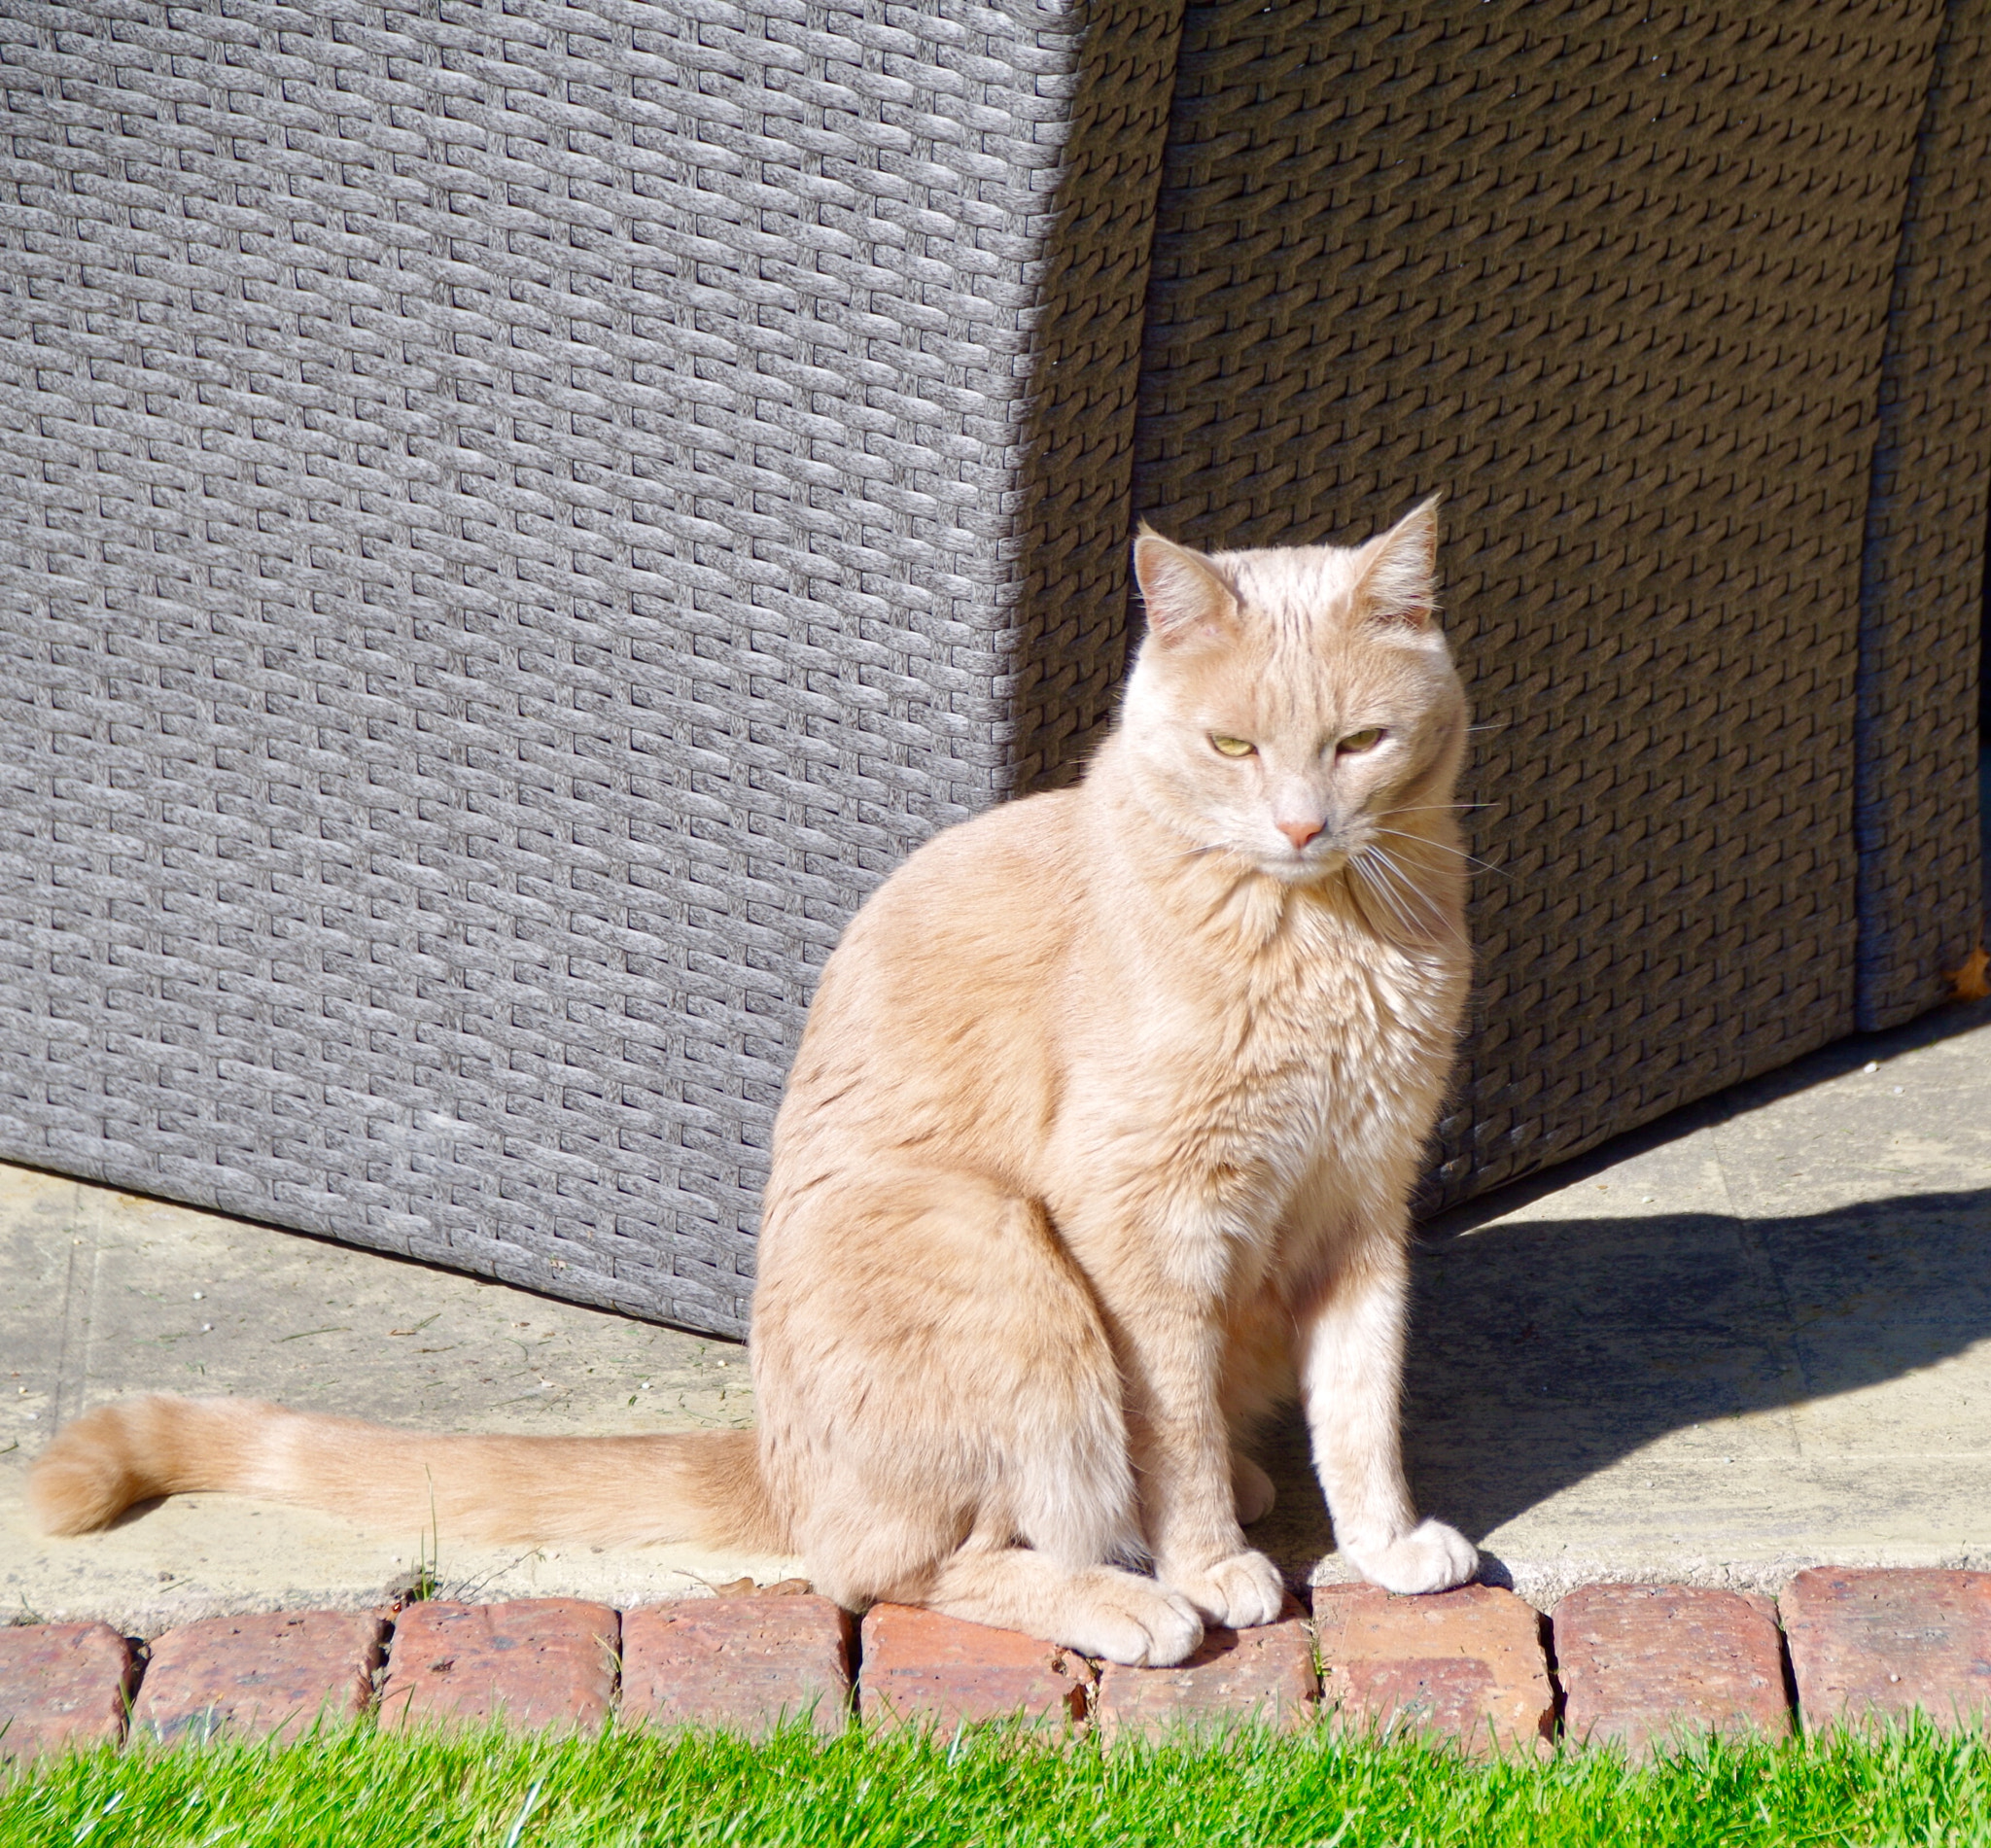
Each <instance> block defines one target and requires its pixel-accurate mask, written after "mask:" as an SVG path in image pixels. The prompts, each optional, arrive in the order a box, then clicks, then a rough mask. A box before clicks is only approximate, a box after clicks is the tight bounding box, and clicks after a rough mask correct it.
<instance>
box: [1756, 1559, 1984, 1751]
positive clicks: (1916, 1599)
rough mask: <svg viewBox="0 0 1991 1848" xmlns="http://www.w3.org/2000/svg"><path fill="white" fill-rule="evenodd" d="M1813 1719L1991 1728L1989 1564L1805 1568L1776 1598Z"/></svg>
mask: <svg viewBox="0 0 1991 1848" xmlns="http://www.w3.org/2000/svg"><path fill="white" fill-rule="evenodd" d="M1779 1603H1780V1604H1781V1606H1782V1609H1783V1614H1784V1631H1785V1634H1786V1635H1787V1636H1788V1637H1789V1638H1790V1644H1791V1668H1792V1670H1793V1672H1794V1673H1795V1675H1796V1677H1797V1682H1798V1704H1799V1706H1800V1707H1801V1708H1802V1709H1803V1713H1804V1724H1805V1725H1806V1726H1812V1727H1816V1726H1825V1725H1827V1724H1829V1723H1830V1722H1832V1721H1834V1720H1848V1721H1853V1722H1859V1721H1862V1720H1867V1719H1896V1718H1900V1717H1902V1716H1904V1715H1906V1714H1907V1713H1909V1712H1910V1711H1912V1710H1913V1709H1915V1708H1920V1709H1921V1711H1922V1712H1923V1713H1925V1714H1927V1715H1928V1716H1929V1718H1930V1719H1931V1720H1933V1721H1934V1722H1935V1723H1936V1724H1937V1725H1938V1726H1943V1727H1958V1726H1974V1725H1975V1726H1985V1727H1986V1728H1987V1729H1991V1572H1941V1571H1888V1570H1884V1569H1874V1570H1852V1569H1845V1570H1841V1569H1838V1568H1835V1567H1831V1566H1819V1567H1813V1568H1812V1569H1811V1570H1810V1571H1808V1572H1800V1573H1799V1574H1798V1576H1797V1577H1796V1578H1795V1579H1793V1580H1792V1581H1791V1583H1790V1584H1789V1585H1788V1586H1786V1587H1785V1588H1784V1595H1783V1597H1782V1598H1781V1599H1780V1600H1779Z"/></svg>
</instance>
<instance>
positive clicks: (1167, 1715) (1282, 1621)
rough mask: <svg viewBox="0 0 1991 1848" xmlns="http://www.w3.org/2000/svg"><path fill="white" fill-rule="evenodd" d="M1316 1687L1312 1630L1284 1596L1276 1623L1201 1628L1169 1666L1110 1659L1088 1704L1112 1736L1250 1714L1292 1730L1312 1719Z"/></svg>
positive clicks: (1229, 1722) (1231, 1721) (1215, 1723)
mask: <svg viewBox="0 0 1991 1848" xmlns="http://www.w3.org/2000/svg"><path fill="white" fill-rule="evenodd" d="M1319 1692H1320V1679H1319V1677H1318V1676H1317V1675H1315V1673H1314V1672H1313V1632H1312V1630H1311V1629H1310V1628H1309V1627H1308V1624H1307V1620H1306V1614H1305V1613H1304V1612H1303V1611H1302V1610H1301V1609H1300V1607H1299V1605H1297V1604H1295V1603H1293V1602H1292V1600H1291V1599H1288V1600H1287V1605H1286V1609H1285V1611H1284V1612H1283V1613H1281V1615H1280V1617H1279V1620H1278V1621H1277V1622H1275V1623H1267V1624H1263V1625H1261V1626H1260V1627H1258V1628H1255V1629H1248V1630H1227V1629H1212V1630H1208V1631H1206V1632H1205V1635H1204V1639H1203V1646H1202V1648H1200V1649H1199V1650H1198V1651H1197V1652H1196V1654H1195V1655H1194V1656H1190V1658H1189V1659H1188V1660H1187V1661H1186V1662H1182V1663H1180V1664H1179V1665H1177V1666H1176V1667H1174V1668H1127V1667H1123V1666H1122V1665H1121V1664H1119V1663H1118V1662H1109V1663H1107V1665H1106V1666H1105V1668H1104V1669H1102V1670H1101V1671H1100V1685H1099V1688H1098V1689H1097V1690H1096V1691H1095V1692H1094V1694H1093V1703H1092V1709H1093V1717H1094V1719H1095V1721H1096V1722H1097V1723H1098V1725H1099V1726H1100V1730H1101V1731H1102V1732H1103V1733H1104V1734H1105V1735H1106V1737H1108V1738H1109V1739H1110V1738H1114V1737H1116V1736H1118V1735H1119V1734H1120V1733H1122V1732H1140V1733H1158V1732H1166V1731H1170V1730H1171V1729H1183V1730H1190V1729H1195V1728H1199V1727H1208V1728H1217V1727H1223V1726H1237V1725H1240V1724H1241V1723H1245V1722H1251V1721H1257V1722H1259V1723H1261V1724H1263V1725H1266V1726H1280V1727H1284V1728H1286V1729H1287V1730H1296V1729H1298V1728H1301V1727H1304V1726H1308V1725H1310V1724H1311V1722H1312V1719H1313V1714H1314V1701H1315V1698H1316V1697H1317V1696H1318V1694H1319Z"/></svg>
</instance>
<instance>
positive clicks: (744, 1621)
mask: <svg viewBox="0 0 1991 1848" xmlns="http://www.w3.org/2000/svg"><path fill="white" fill-rule="evenodd" d="M855 1634H856V1622H855V1621H854V1620H853V1619H852V1617H851V1614H850V1613H849V1612H848V1611H842V1610H839V1609H838V1608H837V1607H836V1606H835V1605H834V1604H832V1603H831V1602H830V1601H829V1600H828V1599H827V1598H819V1597H808V1596H795V1595H790V1594H787V1593H785V1592H782V1591H775V1592H771V1593H765V1594H762V1595H760V1596H757V1597H755V1596H746V1595H732V1596H727V1597H719V1598H682V1599H680V1600H679V1601H678V1602H677V1603H675V1604H654V1605H650V1606H648V1607H647V1608H646V1609H644V1610H640V1611H625V1612H624V1613H623V1614H622V1718H623V1720H624V1722H625V1723H627V1724H629V1725H631V1726H684V1725H687V1724H689V1725H697V1726H723V1727H725V1728H727V1729H728V1730H730V1731H734V1732H744V1733H746V1734H748V1735H749V1736H750V1737H758V1736H760V1735H761V1734H764V1733H766V1732H768V1731H771V1730H772V1729H773V1727H774V1726H775V1725H776V1724H777V1722H779V1721H780V1720H781V1719H782V1718H783V1717H784V1716H792V1717H794V1718H797V1719H800V1718H803V1717H805V1716H806V1717H807V1719H808V1723H809V1724H810V1725H811V1726H814V1727H815V1729H816V1730H817V1731H818V1732H821V1733H834V1732H841V1731H842V1730H843V1728H844V1726H845V1723H846V1722H847V1721H848V1719H849V1717H850V1707H851V1643H852V1640H853V1638H854V1636H855Z"/></svg>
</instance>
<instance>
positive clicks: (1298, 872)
mask: <svg viewBox="0 0 1991 1848" xmlns="http://www.w3.org/2000/svg"><path fill="white" fill-rule="evenodd" d="M1347 863H1348V848H1347V844H1346V843H1345V842H1344V841H1329V840H1326V839H1324V838H1323V837H1320V836H1316V837H1315V838H1314V839H1312V840H1310V841H1309V842H1308V843H1307V845H1306V846H1305V847H1285V848H1281V849H1279V850H1278V851H1277V852H1276V853H1273V854H1261V855H1260V856H1259V860H1258V870H1259V871H1260V872H1262V873H1266V874H1269V875H1270V876H1271V877H1272V878H1274V879H1277V880H1282V881H1284V883H1285V884H1287V885H1289V886H1310V885H1312V884H1313V883H1314V882H1315V881H1316V880H1322V879H1326V878H1327V877H1329V876H1330V875H1331V874H1334V873H1338V872H1340V871H1341V870H1342V868H1343V867H1345V865H1346V864H1347Z"/></svg>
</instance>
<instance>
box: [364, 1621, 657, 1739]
mask: <svg viewBox="0 0 1991 1848" xmlns="http://www.w3.org/2000/svg"><path fill="white" fill-rule="evenodd" d="M620 1647H621V1624H620V1621H619V1620H618V1619H617V1617H616V1615H615V1613H614V1612H613V1611H611V1609H610V1608H609V1607H608V1606H607V1605H606V1604H588V1603H585V1602H583V1601H582V1600H581V1599H579V1598H530V1599H525V1600H522V1601H521V1602H519V1603H516V1604H442V1603H429V1604H411V1605H409V1606H408V1608H407V1609H406V1610H405V1611H403V1612H402V1614H401V1616H400V1618H399V1619H397V1620H396V1622H395V1626H394V1649H393V1653H392V1655H391V1656H389V1658H388V1673H387V1686H386V1687H385V1688H383V1689H382V1690H381V1691H380V1724H381V1725H382V1726H387V1727H399V1726H419V1725H421V1724H423V1723H424V1722H435V1723H440V1724H447V1723H449V1722H451V1721H472V1722H473V1721H478V1720H491V1719H498V1718H503V1719H504V1720H505V1721H506V1722H507V1723H508V1724H510V1725H512V1726H532V1727H540V1726H577V1727H581V1728H593V1727H596V1726H600V1725H601V1724H602V1723H603V1721H605V1720H606V1719H607V1718H608V1715H609V1706H610V1702H611V1700H612V1698H613V1697H614V1692H615V1656H616V1652H617V1651H618V1650H619V1649H620Z"/></svg>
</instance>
